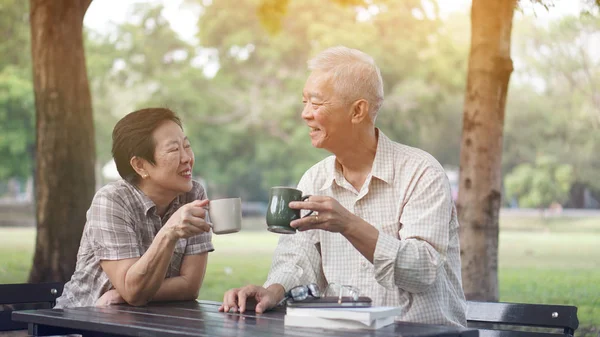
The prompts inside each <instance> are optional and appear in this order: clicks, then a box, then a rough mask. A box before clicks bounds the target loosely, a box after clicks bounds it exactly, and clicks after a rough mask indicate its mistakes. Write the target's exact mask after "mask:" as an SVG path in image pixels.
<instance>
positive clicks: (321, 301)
mask: <svg viewBox="0 0 600 337" xmlns="http://www.w3.org/2000/svg"><path fill="white" fill-rule="evenodd" d="M371 302H372V301H371V298H370V297H366V296H361V297H359V298H358V299H357V300H356V301H354V299H353V298H352V297H346V296H344V297H342V299H341V301H340V298H339V297H334V296H331V297H321V298H307V299H305V300H303V301H294V300H292V299H289V300H287V303H286V304H287V306H288V307H291V308H364V307H370V306H371Z"/></svg>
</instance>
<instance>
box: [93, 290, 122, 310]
mask: <svg viewBox="0 0 600 337" xmlns="http://www.w3.org/2000/svg"><path fill="white" fill-rule="evenodd" d="M120 303H125V300H124V299H123V297H121V295H119V292H118V291H117V289H111V290H109V291H107V292H105V293H104V294H103V295H102V296H100V298H99V299H98V300H97V301H96V306H97V307H102V306H105V305H112V304H120Z"/></svg>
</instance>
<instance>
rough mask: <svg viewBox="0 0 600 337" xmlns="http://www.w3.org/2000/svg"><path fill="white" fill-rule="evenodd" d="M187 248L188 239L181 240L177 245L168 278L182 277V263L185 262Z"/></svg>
mask: <svg viewBox="0 0 600 337" xmlns="http://www.w3.org/2000/svg"><path fill="white" fill-rule="evenodd" d="M186 246H187V240H186V239H179V240H178V241H177V243H176V244H175V250H174V251H173V256H172V257H171V262H170V263H169V270H168V271H167V275H166V278H169V277H175V276H179V275H180V272H181V263H182V262H183V257H184V256H185V248H186Z"/></svg>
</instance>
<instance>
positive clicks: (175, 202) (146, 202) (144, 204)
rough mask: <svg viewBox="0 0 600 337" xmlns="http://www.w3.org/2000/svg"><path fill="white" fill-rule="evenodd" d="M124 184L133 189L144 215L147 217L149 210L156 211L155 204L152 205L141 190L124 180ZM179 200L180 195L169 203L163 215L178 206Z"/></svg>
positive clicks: (152, 202)
mask: <svg viewBox="0 0 600 337" xmlns="http://www.w3.org/2000/svg"><path fill="white" fill-rule="evenodd" d="M125 183H126V184H128V185H129V186H131V187H132V188H133V190H134V191H135V193H136V194H137V196H138V197H139V198H140V201H141V202H142V208H143V209H144V214H146V215H148V213H149V212H150V210H152V209H156V204H155V203H154V201H152V200H151V199H150V198H149V197H148V196H147V195H146V194H145V193H144V192H143V191H142V190H140V188H139V187H137V186H136V185H135V184H132V183H130V182H128V181H126V180H125ZM180 199H181V195H179V196H177V198H175V200H173V201H172V202H171V204H170V205H169V207H168V208H167V211H166V212H165V214H167V213H168V212H169V210H170V209H172V208H174V207H177V206H179V204H180V203H181V200H180Z"/></svg>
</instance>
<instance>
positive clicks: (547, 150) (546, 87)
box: [0, 0, 600, 336]
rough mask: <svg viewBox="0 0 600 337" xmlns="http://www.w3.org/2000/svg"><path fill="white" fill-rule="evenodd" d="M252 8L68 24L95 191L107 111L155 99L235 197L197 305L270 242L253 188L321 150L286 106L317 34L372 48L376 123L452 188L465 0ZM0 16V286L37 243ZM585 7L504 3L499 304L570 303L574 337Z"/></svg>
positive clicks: (11, 59) (11, 31)
mask: <svg viewBox="0 0 600 337" xmlns="http://www.w3.org/2000/svg"><path fill="white" fill-rule="evenodd" d="M257 3H258V2H257V1H252V0H243V1H237V0H236V1H233V0H214V1H209V0H202V1H201V0H185V1H129V2H116V1H108V0H105V1H93V2H92V4H91V5H90V8H89V9H88V11H87V14H86V16H85V18H84V24H85V30H84V39H85V40H84V41H85V51H86V62H87V69H88V77H89V81H90V89H91V93H92V102H93V111H94V126H95V139H96V172H97V174H96V180H97V181H96V188H99V187H100V186H102V185H103V184H105V183H107V182H109V181H112V180H114V179H115V178H116V177H115V172H114V168H113V166H112V162H111V156H110V145H111V141H110V134H111V131H112V127H113V126H114V124H115V123H116V121H117V120H118V119H119V118H121V117H123V116H124V115H125V114H126V113H128V112H131V111H133V110H135V109H137V108H140V107H146V106H165V107H169V108H171V109H172V110H174V111H176V112H177V113H179V114H180V116H181V117H182V119H183V122H184V126H185V131H186V133H187V135H188V136H189V138H190V140H191V142H192V146H193V148H194V151H195V155H196V165H195V167H194V175H195V177H196V178H197V179H199V180H201V181H202V182H203V183H204V184H205V186H206V187H207V190H208V193H209V196H210V197H211V198H220V197H233V196H239V197H241V198H242V199H243V200H244V215H245V217H244V229H243V231H242V232H240V233H238V234H234V235H227V236H215V237H214V243H215V248H216V251H215V252H214V253H212V254H211V256H210V262H209V267H208V272H207V276H206V278H205V282H204V285H203V287H202V290H201V293H200V298H203V299H212V300H220V299H221V296H222V294H223V292H224V291H225V290H226V289H228V288H231V287H236V286H239V285H242V284H246V283H254V284H261V283H262V282H263V281H264V279H265V276H266V274H267V272H268V268H269V264H270V260H271V254H272V252H273V249H274V246H275V244H276V242H277V235H274V234H271V233H268V232H267V231H266V230H265V225H264V210H265V206H266V199H267V196H268V188H269V187H270V186H273V185H291V186H293V185H295V184H296V183H297V181H298V179H299V177H300V176H301V174H302V173H303V172H304V171H305V170H306V169H307V168H309V167H310V166H311V165H313V164H314V163H315V162H317V161H318V160H320V159H322V158H323V157H324V156H326V155H327V154H326V153H324V152H322V151H319V150H316V149H313V148H312V147H311V145H310V141H309V139H308V135H307V128H306V127H305V126H304V125H303V122H302V120H301V118H300V111H301V108H302V97H301V89H302V86H303V83H304V80H305V78H306V76H307V70H306V60H307V59H308V58H310V56H312V55H314V54H315V53H316V52H318V51H320V50H322V49H324V48H325V47H327V46H330V45H332V44H344V45H348V46H351V47H355V48H359V49H361V50H363V51H365V52H367V53H369V54H370V55H372V56H373V57H374V58H375V60H376V62H377V63H378V64H379V66H380V67H381V70H382V75H383V78H384V82H385V103H384V106H383V108H382V111H381V112H380V114H379V118H378V121H377V125H378V127H379V128H381V130H383V131H384V132H385V133H386V134H387V135H388V136H389V137H390V138H392V139H393V140H395V141H398V142H401V143H405V144H408V145H411V146H416V147H420V148H422V149H424V150H426V151H428V152H430V153H431V154H432V155H434V156H435V157H436V158H437V159H438V160H439V161H440V162H441V163H442V165H444V167H445V168H446V170H447V172H448V176H449V179H450V181H451V183H452V187H453V190H454V193H457V189H458V177H457V174H458V173H457V172H458V165H459V159H460V155H459V153H460V140H461V138H460V136H461V127H462V112H463V101H464V91H465V86H466V77H465V74H466V71H467V62H468V53H469V42H470V40H469V37H470V35H469V34H470V21H469V9H470V2H469V1H463V0H461V1H451V0H445V1H444V0H439V1H437V2H436V1H422V2H419V1H401V0H397V1H388V2H387V6H386V7H381V6H375V5H373V6H366V7H361V8H355V7H349V6H340V5H338V4H336V3H333V2H327V1H316V0H306V1H292V2H290V4H289V8H288V12H287V15H286V16H285V18H284V19H283V24H282V27H281V29H280V30H279V31H277V32H275V33H273V32H268V31H267V30H265V28H264V27H263V26H262V25H261V23H260V20H259V19H257V18H256V15H255V12H256V6H257ZM415 4H416V5H415ZM317 7H318V8H319V10H318V11H315V8H317ZM407 9H408V10H407ZM0 14H1V15H0V34H1V35H0V36H2V41H1V42H0V158H1V159H0V283H21V282H25V281H27V278H28V273H29V270H30V268H31V266H32V261H33V253H34V248H35V216H34V215H35V209H34V207H33V199H34V197H33V189H34V183H33V178H32V177H33V170H34V167H35V164H34V163H35V162H34V158H33V157H34V146H35V101H34V96H33V83H32V76H31V67H32V65H31V56H30V53H31V47H30V45H31V42H30V31H29V29H30V28H29V21H28V20H29V18H28V17H29V8H28V4H27V2H25V1H18V0H1V1H0ZM599 19H600V17H599V15H598V9H597V7H593V6H588V4H587V3H586V2H585V1H571V0H569V1H566V0H565V1H558V0H557V1H554V2H544V3H542V4H533V3H532V2H530V1H520V3H519V8H518V9H517V12H516V13H515V18H514V21H513V33H512V36H513V37H512V58H513V61H514V72H513V74H512V77H511V81H510V88H509V94H508V99H507V105H506V119H505V124H504V147H503V154H502V172H503V179H502V180H503V198H502V207H503V208H502V210H501V212H500V239H499V242H500V249H499V285H500V300H502V301H514V302H527V303H554V304H571V305H576V306H578V307H579V317H580V321H581V328H580V330H578V333H577V334H578V335H589V336H598V335H599V334H600V247H599V246H600V245H598V243H599V242H600V211H599V210H598V209H599V208H600V203H599V200H600V156H598V153H600V132H599V131H600V130H599V129H600V20H599ZM370 22H377V24H378V25H382V26H384V27H388V28H389V29H388V30H384V31H386V32H387V33H386V34H381V33H380V32H381V30H374V29H369V27H370V25H369V24H368V23H370ZM65 188H68V187H67V186H65Z"/></svg>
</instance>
